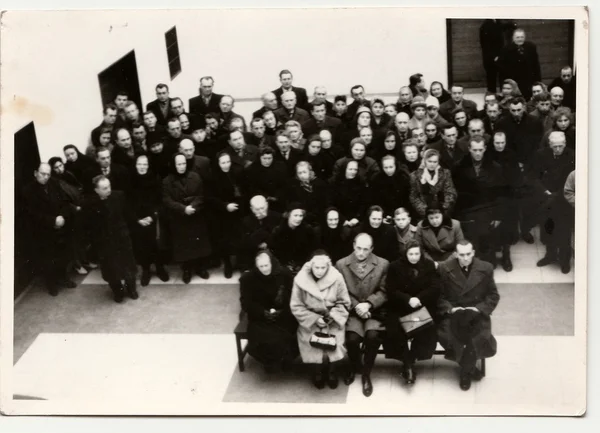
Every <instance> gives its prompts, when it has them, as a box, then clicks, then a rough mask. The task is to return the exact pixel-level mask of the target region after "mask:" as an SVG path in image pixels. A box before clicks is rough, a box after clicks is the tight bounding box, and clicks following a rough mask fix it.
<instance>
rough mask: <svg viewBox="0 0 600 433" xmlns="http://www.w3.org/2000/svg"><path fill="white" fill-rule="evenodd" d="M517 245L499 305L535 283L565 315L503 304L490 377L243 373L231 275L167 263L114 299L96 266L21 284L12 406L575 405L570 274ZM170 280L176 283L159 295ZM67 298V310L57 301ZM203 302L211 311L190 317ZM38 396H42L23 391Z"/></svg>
mask: <svg viewBox="0 0 600 433" xmlns="http://www.w3.org/2000/svg"><path fill="white" fill-rule="evenodd" d="M536 240H537V234H536ZM512 251H513V262H514V265H515V269H514V270H513V271H512V272H510V273H506V272H504V271H503V270H502V269H501V268H500V267H499V268H497V270H496V272H495V277H496V281H497V283H499V286H501V287H500V290H501V294H502V292H503V291H504V293H505V295H503V296H504V298H503V299H505V302H506V304H507V305H508V304H509V303H510V305H511V308H515V309H517V308H519V305H520V302H518V301H519V299H518V297H519V290H521V289H522V290H523V292H522V293H523V295H522V296H523V299H526V296H531V295H532V293H530V291H531V290H536V292H535V293H536V295H535V296H537V297H538V298H541V299H540V302H539V305H537V306H539V307H540V308H541V307H543V306H544V305H546V306H547V307H548V311H554V312H553V313H552V314H555V315H557V316H558V315H561V314H562V317H563V319H561V320H562V321H563V322H564V324H562V325H560V326H558V328H557V329H556V330H554V329H551V328H543V323H542V328H540V329H541V330H542V331H541V332H540V333H539V334H538V335H527V333H526V332H522V334H525V335H519V332H518V331H519V327H518V326H516V327H513V328H510V327H509V326H507V325H506V324H505V325H503V326H500V325H502V323H501V322H504V323H506V321H507V320H514V321H519V320H522V318H524V317H529V316H530V315H535V314H538V313H539V311H538V312H537V313H536V312H535V311H533V310H532V308H531V307H532V306H531V305H523V306H522V310H520V311H518V312H517V311H513V312H506V311H503V312H501V311H499V312H498V316H497V321H498V329H499V330H500V328H502V327H503V330H502V331H501V332H499V333H498V334H497V336H496V338H497V340H498V354H497V355H496V356H495V357H494V358H491V359H489V360H488V363H487V376H486V377H485V378H484V379H483V380H482V381H481V382H478V383H477V382H474V383H473V387H472V389H471V390H469V391H468V392H464V391H462V390H460V388H459V387H458V378H457V368H456V365H455V364H453V363H451V362H449V361H447V360H444V359H443V357H440V356H436V357H434V359H433V360H431V361H428V362H423V363H422V364H420V365H419V366H418V369H417V372H418V380H417V383H416V384H415V385H414V386H412V387H407V386H406V385H404V384H403V382H402V380H401V379H400V378H399V377H398V367H399V364H398V363H397V362H395V361H391V360H386V359H384V358H383V357H382V356H380V357H379V358H378V360H377V362H376V366H375V369H374V372H373V381H374V387H375V392H374V394H373V395H372V396H371V397H370V398H368V399H367V398H365V397H364V396H363V395H362V393H361V385H360V380H358V381H357V382H356V383H354V384H353V385H351V386H350V387H346V386H345V385H343V384H342V383H341V384H340V387H339V388H338V389H337V390H334V391H332V390H328V389H326V390H322V391H319V390H316V389H314V388H313V387H312V385H311V384H310V382H309V381H308V377H307V375H306V372H305V371H303V369H302V366H298V367H297V369H296V370H294V371H293V372H292V373H288V374H283V375H282V376H268V375H266V374H265V373H264V372H263V370H262V368H260V366H259V365H258V364H257V363H256V362H254V361H253V360H252V359H251V358H250V357H247V358H246V364H247V369H246V371H245V372H244V373H240V372H239V371H238V369H237V356H236V350H235V344H234V341H235V339H234V336H233V334H232V331H233V327H234V326H235V322H236V318H237V311H238V310H239V301H238V296H239V295H238V291H237V287H236V284H235V283H236V281H237V279H236V277H235V276H234V278H233V279H231V280H227V279H225V278H224V277H223V276H222V275H221V274H220V272H219V271H213V272H212V275H211V278H210V280H208V281H204V280H201V279H199V278H197V277H195V279H194V280H193V281H192V283H191V284H190V285H187V286H186V285H183V284H181V281H180V272H179V271H178V270H177V269H176V268H172V275H173V277H174V278H175V280H173V279H172V281H170V282H169V283H168V284H164V283H161V282H160V281H158V280H156V279H153V281H152V283H151V285H150V286H149V287H147V288H140V294H141V297H140V300H138V301H131V300H127V301H126V302H125V303H124V304H123V305H117V304H114V303H112V301H111V300H110V296H109V293H110V292H109V290H108V289H107V287H106V284H105V283H104V282H103V281H102V280H101V278H100V276H99V273H98V272H97V271H95V272H92V273H91V274H90V275H88V276H87V277H85V279H84V280H83V281H82V284H81V285H80V287H78V288H77V289H71V290H70V291H65V292H64V293H60V294H59V296H58V297H56V298H52V297H49V296H48V295H47V294H45V293H43V291H42V289H40V288H39V287H34V288H32V289H31V290H30V291H29V292H27V293H26V294H25V295H24V296H23V297H22V299H20V300H19V302H18V303H17V304H16V305H15V343H14V347H15V365H14V375H13V387H12V389H13V394H14V395H15V401H14V403H16V404H18V405H22V407H24V408H25V407H29V406H28V405H30V404H31V403H39V404H42V405H44V406H42V407H45V408H46V409H47V411H50V412H52V413H69V412H71V411H73V410H77V409H78V408H79V409H82V408H83V407H85V408H86V409H85V411H86V412H87V413H102V412H103V411H107V410H108V409H106V408H105V409H104V410H102V408H103V407H105V406H103V405H106V404H108V405H110V412H118V413H131V412H136V413H146V414H148V413H155V414H158V413H172V414H175V413H178V414H186V413H187V414H192V413H214V414H218V413H221V414H223V413H236V414H243V413H282V414H283V413H289V414H294V413H296V414H297V413H310V414H328V413H340V414H343V413H347V414H349V413H364V414H375V413H387V414H409V413H411V414H418V413H431V414H445V413H447V414H449V413H463V414H483V413H490V414H491V413H498V414H500V413H512V414H516V413H519V414H533V413H538V414H541V413H544V414H549V415H550V414H560V413H574V412H576V411H577V410H579V409H580V408H582V407H583V403H582V401H583V400H582V399H583V398H584V397H585V396H584V395H582V394H581V393H580V392H579V390H582V389H584V388H583V385H582V382H581V381H580V378H581V377H582V376H583V375H582V374H579V372H580V371H584V370H582V369H585V358H578V357H577V356H578V355H576V353H577V351H576V350H575V349H576V347H575V345H576V341H575V338H574V337H572V336H571V335H572V332H573V331H572V323H570V324H569V319H571V322H572V314H573V313H572V309H573V305H572V304H573V281H574V275H573V272H571V273H569V274H567V275H563V274H562V273H561V272H560V269H559V268H558V266H557V265H550V266H547V267H544V268H537V267H536V265H535V263H536V262H537V260H538V259H539V258H540V257H542V255H543V252H544V251H543V246H541V245H539V242H536V244H534V245H527V244H524V243H523V242H520V243H519V244H517V245H515V246H513V248H512ZM525 283H528V284H527V285H525ZM529 287H531V289H528V288H529ZM169 290H172V291H173V293H172V294H171V295H169V297H164V293H165V292H167V291H169ZM509 295H510V296H509ZM178 297H180V298H181V299H179V300H178ZM527 299H529V298H527ZM69 302H72V303H73V304H72V305H73V306H72V307H70V310H69V311H65V309H64V306H65V304H66V305H70V304H68V303H69ZM144 303H145V304H144ZM501 304H502V300H501ZM555 304H556V305H555ZM561 304H565V305H561ZM563 307H564V308H566V310H565V309H564V308H563ZM203 308H204V309H205V310H206V309H207V308H208V311H210V312H214V313H215V314H214V317H210V318H209V317H198V318H194V311H202V309H203ZM540 308H538V310H539V309H540ZM498 310H501V305H500V306H499V308H498ZM541 310H544V308H541ZM144 311H146V313H145V315H144ZM519 315H521V316H519ZM207 316H208V314H207ZM36 319H37V321H36ZM553 319H554V320H555V318H553V317H542V316H540V318H538V319H536V320H538V321H540V322H544V321H552V320H553ZM509 328H510V329H509ZM132 329H133V330H134V331H133V332H132V331H131V330H132ZM544 329H545V330H544ZM128 330H129V331H128ZM515 330H516V332H515ZM565 366H569V367H568V368H565ZM37 399H41V400H43V401H40V402H31V401H30V400H37ZM67 403H68V404H67ZM81 405H83V406H81ZM20 407H21V406H20ZM357 411H359V412H357Z"/></svg>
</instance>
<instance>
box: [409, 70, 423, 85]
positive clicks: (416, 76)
mask: <svg viewBox="0 0 600 433" xmlns="http://www.w3.org/2000/svg"><path fill="white" fill-rule="evenodd" d="M421 78H423V74H419V73H417V74H412V75H411V76H410V77H408V82H409V83H410V85H411V86H416V85H417V84H419V83H420V82H421Z"/></svg>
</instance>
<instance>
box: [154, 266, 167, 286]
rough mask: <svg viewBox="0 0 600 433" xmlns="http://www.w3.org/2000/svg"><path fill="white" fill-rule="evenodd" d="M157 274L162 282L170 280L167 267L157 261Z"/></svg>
mask: <svg viewBox="0 0 600 433" xmlns="http://www.w3.org/2000/svg"><path fill="white" fill-rule="evenodd" d="M156 276H157V277H158V278H159V279H160V281H162V282H167V281H169V273H168V272H167V270H166V269H165V267H164V266H163V265H162V263H156Z"/></svg>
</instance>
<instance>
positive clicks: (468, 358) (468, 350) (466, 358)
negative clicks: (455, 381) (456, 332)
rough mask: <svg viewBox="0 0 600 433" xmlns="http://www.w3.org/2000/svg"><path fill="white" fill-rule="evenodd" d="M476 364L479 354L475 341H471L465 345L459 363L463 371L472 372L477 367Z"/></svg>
mask: <svg viewBox="0 0 600 433" xmlns="http://www.w3.org/2000/svg"><path fill="white" fill-rule="evenodd" d="M476 364H477V354H476V352H475V348H474V347H473V342H472V341H469V343H467V345H466V347H465V350H464V352H463V356H462V358H461V359H460V361H459V365H460V368H461V370H462V372H463V373H471V372H472V371H473V370H474V369H475V366H476Z"/></svg>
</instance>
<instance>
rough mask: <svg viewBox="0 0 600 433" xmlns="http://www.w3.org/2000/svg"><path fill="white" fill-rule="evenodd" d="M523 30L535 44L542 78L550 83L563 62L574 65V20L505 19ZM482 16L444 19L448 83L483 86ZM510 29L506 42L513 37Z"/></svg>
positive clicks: (557, 74)
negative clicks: (478, 17)
mask: <svg viewBox="0 0 600 433" xmlns="http://www.w3.org/2000/svg"><path fill="white" fill-rule="evenodd" d="M504 21H510V22H512V23H514V24H516V26H518V27H521V28H523V29H524V30H525V32H526V35H527V40H530V41H531V42H533V43H534V44H536V46H537V50H538V55H539V58H540V66H541V70H542V81H544V82H545V83H546V84H549V83H550V81H552V80H553V79H554V78H556V77H558V76H559V75H560V69H561V68H562V67H563V66H565V65H571V66H573V51H574V43H575V38H574V34H575V33H574V26H575V21H574V20H504ZM483 22H484V20H483V19H448V20H446V26H447V28H446V30H447V31H446V34H447V44H448V45H447V49H448V84H449V85H450V83H454V82H456V83H461V84H462V85H464V86H465V87H468V88H477V87H486V75H485V70H484V69H483V60H482V55H481V46H480V43H479V27H480V26H481V24H482V23H483ZM510 33H511V32H510V31H509V32H508V34H506V35H505V41H506V42H507V43H508V42H510V41H511V40H512V36H511V34H510Z"/></svg>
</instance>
